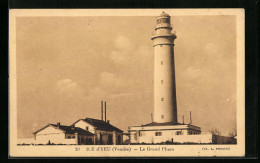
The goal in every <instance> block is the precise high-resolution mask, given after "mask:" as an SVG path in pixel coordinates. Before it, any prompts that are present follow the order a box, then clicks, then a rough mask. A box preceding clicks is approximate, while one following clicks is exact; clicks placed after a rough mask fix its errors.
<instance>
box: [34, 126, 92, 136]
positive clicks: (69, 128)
mask: <svg viewBox="0 0 260 163" xmlns="http://www.w3.org/2000/svg"><path fill="white" fill-rule="evenodd" d="M49 126H52V127H55V128H56V129H60V130H62V131H64V132H65V133H66V134H75V133H78V134H79V135H94V134H93V133H91V132H89V131H87V130H83V129H81V128H79V127H73V126H64V125H60V127H59V128H58V127H57V124H48V125H47V126H45V127H43V128H41V129H40V130H38V131H36V132H34V133H33V134H36V133H38V132H40V131H42V130H43V129H45V128H47V127H49Z"/></svg>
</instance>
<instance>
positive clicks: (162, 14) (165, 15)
mask: <svg viewBox="0 0 260 163" xmlns="http://www.w3.org/2000/svg"><path fill="white" fill-rule="evenodd" d="M160 16H164V17H170V15H168V14H166V13H165V12H164V11H163V12H162V13H161V15H160Z"/></svg>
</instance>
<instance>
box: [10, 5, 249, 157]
mask: <svg viewBox="0 0 260 163" xmlns="http://www.w3.org/2000/svg"><path fill="white" fill-rule="evenodd" d="M9 13H10V17H9V41H10V42H9V92H10V93H9V155H10V157H234V156H241V157H242V156H244V155H245V99H244V97H245V87H244V84H245V72H244V69H245V65H244V61H245V43H244V42H245V32H244V30H245V24H244V23H245V21H244V10H243V9H58V10H54V9H13V10H10V11H9Z"/></svg>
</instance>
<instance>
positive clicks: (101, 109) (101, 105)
mask: <svg viewBox="0 0 260 163" xmlns="http://www.w3.org/2000/svg"><path fill="white" fill-rule="evenodd" d="M101 120H102V121H103V101H101Z"/></svg>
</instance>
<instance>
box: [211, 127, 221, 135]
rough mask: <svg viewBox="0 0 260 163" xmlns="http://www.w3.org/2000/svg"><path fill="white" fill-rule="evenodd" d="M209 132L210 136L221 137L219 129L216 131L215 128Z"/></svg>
mask: <svg viewBox="0 0 260 163" xmlns="http://www.w3.org/2000/svg"><path fill="white" fill-rule="evenodd" d="M209 132H210V133H211V134H212V135H219V136H221V131H220V130H219V129H217V128H213V129H210V130H209Z"/></svg>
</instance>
